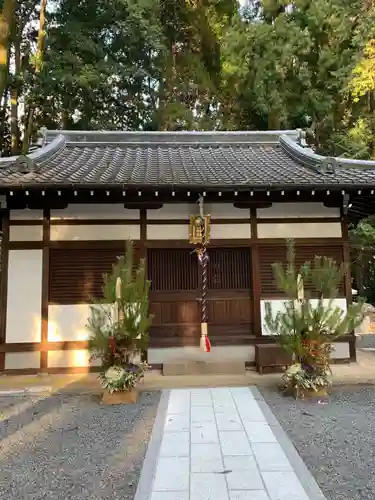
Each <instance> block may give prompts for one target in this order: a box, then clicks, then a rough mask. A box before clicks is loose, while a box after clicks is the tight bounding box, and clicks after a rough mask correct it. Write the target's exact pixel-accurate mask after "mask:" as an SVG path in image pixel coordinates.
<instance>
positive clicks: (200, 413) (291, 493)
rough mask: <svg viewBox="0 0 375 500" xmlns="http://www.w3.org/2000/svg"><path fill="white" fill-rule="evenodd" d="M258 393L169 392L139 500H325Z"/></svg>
mask: <svg viewBox="0 0 375 500" xmlns="http://www.w3.org/2000/svg"><path fill="white" fill-rule="evenodd" d="M324 498H325V497H324V496H323V494H322V493H321V491H320V490H319V488H318V486H317V485H316V483H315V481H314V480H313V478H312V476H311V474H310V473H309V472H308V470H307V468H306V467H305V466H304V464H303V462H302V461H301V459H300V458H299V456H298V454H297V452H296V451H295V449H294V448H293V446H292V445H291V443H290V441H289V440H288V438H287V437H286V435H285V433H284V432H283V431H282V429H281V427H280V426H279V424H278V423H277V421H276V419H275V418H274V417H273V414H272V413H271V411H270V409H269V407H268V406H267V404H266V403H265V401H264V400H263V398H262V396H261V395H260V393H259V392H258V391H257V389H255V388H251V389H250V388H247V387H235V388H229V387H225V388H213V389H175V390H171V391H170V392H168V391H165V392H164V394H163V397H162V400H161V403H160V407H159V410H158V417H157V420H156V422H155V426H154V431H153V437H152V440H151V442H150V445H149V450H148V453H147V456H146V459H145V462H144V466H143V470H142V475H141V479H140V483H139V485H138V490H137V495H136V497H135V500H318V499H319V500H324Z"/></svg>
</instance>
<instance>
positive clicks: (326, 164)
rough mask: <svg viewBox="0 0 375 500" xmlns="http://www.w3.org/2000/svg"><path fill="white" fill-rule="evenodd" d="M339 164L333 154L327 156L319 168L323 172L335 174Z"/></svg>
mask: <svg viewBox="0 0 375 500" xmlns="http://www.w3.org/2000/svg"><path fill="white" fill-rule="evenodd" d="M337 166H338V163H337V160H336V158H334V157H333V156H327V157H326V158H324V159H323V160H322V161H321V162H320V164H319V165H318V168H319V169H320V172H321V173H322V174H335V173H336V167H337Z"/></svg>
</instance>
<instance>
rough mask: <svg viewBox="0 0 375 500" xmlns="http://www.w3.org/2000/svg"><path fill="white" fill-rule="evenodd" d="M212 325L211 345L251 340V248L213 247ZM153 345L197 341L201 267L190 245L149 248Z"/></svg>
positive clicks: (194, 343) (209, 292)
mask: <svg viewBox="0 0 375 500" xmlns="http://www.w3.org/2000/svg"><path fill="white" fill-rule="evenodd" d="M208 253H209V265H208V290H207V298H208V301H207V307H208V327H209V336H210V339H211V341H212V344H213V345H235V344H236V343H237V344H241V343H242V344H243V343H246V342H248V341H249V337H250V336H251V325H252V314H251V312H252V299H251V265H250V250H249V249H246V248H224V249H222V248H216V249H215V248H209V252H208ZM147 268H148V276H149V279H150V280H151V292H150V312H151V313H152V314H154V318H153V322H152V326H151V329H150V345H151V347H179V346H198V345H199V338H200V309H201V301H200V297H201V289H200V287H201V279H200V274H201V268H200V267H199V265H198V261H197V257H196V255H194V254H192V253H191V250H190V249H172V250H170V249H150V250H149V252H148V260H147Z"/></svg>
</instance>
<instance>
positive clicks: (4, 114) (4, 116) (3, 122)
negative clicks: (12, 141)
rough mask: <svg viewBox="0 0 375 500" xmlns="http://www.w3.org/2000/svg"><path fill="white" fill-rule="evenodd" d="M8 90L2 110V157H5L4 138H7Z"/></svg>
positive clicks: (0, 125) (0, 121)
mask: <svg viewBox="0 0 375 500" xmlns="http://www.w3.org/2000/svg"><path fill="white" fill-rule="evenodd" d="M6 90H7V88H5V91H4V101H3V104H2V107H1V109H0V157H1V156H4V149H5V148H4V143H5V141H4V136H5V124H6V119H7V107H8V95H7V92H6Z"/></svg>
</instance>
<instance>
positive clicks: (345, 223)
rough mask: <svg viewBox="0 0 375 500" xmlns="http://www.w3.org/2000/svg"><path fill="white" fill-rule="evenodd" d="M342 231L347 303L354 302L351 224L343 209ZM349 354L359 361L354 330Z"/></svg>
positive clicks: (352, 358)
mask: <svg viewBox="0 0 375 500" xmlns="http://www.w3.org/2000/svg"><path fill="white" fill-rule="evenodd" d="M341 233H342V261H343V263H344V264H345V266H346V272H345V276H344V291H345V297H346V302H347V305H348V306H349V305H350V304H351V303H352V300H353V297H352V275H351V267H350V264H351V262H350V247H349V224H348V216H347V215H346V214H345V213H344V211H343V209H341ZM349 356H350V361H354V362H355V361H357V351H356V338H355V334H354V331H353V332H351V337H350V340H349Z"/></svg>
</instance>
